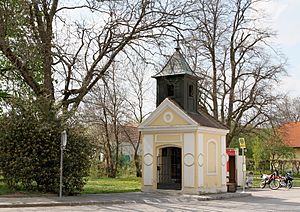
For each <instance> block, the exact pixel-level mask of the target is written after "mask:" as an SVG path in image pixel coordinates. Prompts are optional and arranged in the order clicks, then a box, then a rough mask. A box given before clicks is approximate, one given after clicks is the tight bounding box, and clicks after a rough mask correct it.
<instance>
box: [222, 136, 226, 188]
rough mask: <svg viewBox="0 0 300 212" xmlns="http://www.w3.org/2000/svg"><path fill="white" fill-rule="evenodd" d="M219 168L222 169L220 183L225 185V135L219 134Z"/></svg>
mask: <svg viewBox="0 0 300 212" xmlns="http://www.w3.org/2000/svg"><path fill="white" fill-rule="evenodd" d="M221 155H222V156H221V165H222V166H221V169H222V175H221V177H222V185H226V164H227V154H226V136H221Z"/></svg>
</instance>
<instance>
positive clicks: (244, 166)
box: [242, 148, 246, 193]
mask: <svg viewBox="0 0 300 212" xmlns="http://www.w3.org/2000/svg"><path fill="white" fill-rule="evenodd" d="M244 155H245V154H244V148H242V157H243V193H244V192H245V173H246V164H245V156H244Z"/></svg>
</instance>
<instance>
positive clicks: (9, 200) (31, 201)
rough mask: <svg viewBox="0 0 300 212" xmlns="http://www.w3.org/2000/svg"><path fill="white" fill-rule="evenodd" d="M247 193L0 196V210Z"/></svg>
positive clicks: (181, 200) (202, 197) (233, 195)
mask: <svg viewBox="0 0 300 212" xmlns="http://www.w3.org/2000/svg"><path fill="white" fill-rule="evenodd" d="M250 195H251V193H249V192H245V193H242V192H236V193H221V194H210V195H186V194H179V193H176V192H154V193H148V192H131V193H111V194H93V195H78V196H68V197H62V198H61V199H60V198H59V197H56V196H38V197H28V196H22V197H21V196H10V197H8V196H1V195H0V208H21V207H53V206H76V205H97V204H125V203H151V202H156V203H157V202H170V203H175V202H177V203H178V202H183V201H185V202H191V201H207V200H217V199H228V198H239V197H246V196H250Z"/></svg>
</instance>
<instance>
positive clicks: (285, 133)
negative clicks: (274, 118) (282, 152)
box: [279, 122, 300, 147]
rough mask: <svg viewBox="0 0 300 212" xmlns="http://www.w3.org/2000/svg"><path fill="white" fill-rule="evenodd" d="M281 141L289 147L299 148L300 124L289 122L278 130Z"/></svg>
mask: <svg viewBox="0 0 300 212" xmlns="http://www.w3.org/2000/svg"><path fill="white" fill-rule="evenodd" d="M279 133H280V134H281V136H282V138H283V141H284V142H285V143H286V144H287V145H289V146H290V147H300V122H289V123H286V124H283V125H282V126H281V127H280V128H279Z"/></svg>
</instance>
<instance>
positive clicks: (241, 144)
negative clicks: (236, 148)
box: [239, 138, 246, 193]
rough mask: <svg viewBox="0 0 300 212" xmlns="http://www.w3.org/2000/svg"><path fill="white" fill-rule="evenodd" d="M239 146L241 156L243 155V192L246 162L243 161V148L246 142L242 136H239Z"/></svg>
mask: <svg viewBox="0 0 300 212" xmlns="http://www.w3.org/2000/svg"><path fill="white" fill-rule="evenodd" d="M239 143H240V148H241V149H242V157H243V193H244V192H245V183H246V182H245V180H246V163H245V149H246V142H245V139H244V138H239Z"/></svg>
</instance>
